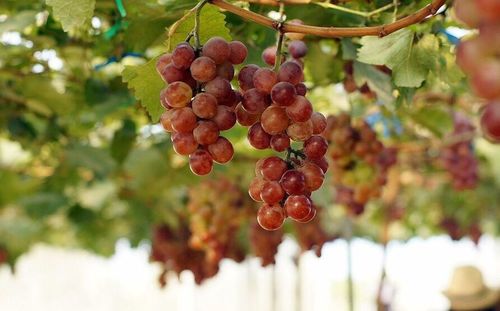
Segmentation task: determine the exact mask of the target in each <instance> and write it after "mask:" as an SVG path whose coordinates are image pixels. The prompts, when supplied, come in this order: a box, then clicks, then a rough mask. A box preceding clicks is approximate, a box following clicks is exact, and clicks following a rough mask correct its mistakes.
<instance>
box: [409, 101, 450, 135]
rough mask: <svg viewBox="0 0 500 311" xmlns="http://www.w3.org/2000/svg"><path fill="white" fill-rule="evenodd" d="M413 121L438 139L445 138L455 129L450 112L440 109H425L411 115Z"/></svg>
mask: <svg viewBox="0 0 500 311" xmlns="http://www.w3.org/2000/svg"><path fill="white" fill-rule="evenodd" d="M410 117H411V118H412V120H413V121H415V122H416V123H418V124H420V125H421V126H423V127H425V128H426V129H428V130H429V131H431V132H432V133H433V134H435V135H436V136H438V137H443V136H444V135H445V134H446V133H449V132H450V131H451V130H452V128H453V121H452V119H451V117H450V114H449V112H447V111H445V110H444V109H442V108H439V107H425V108H422V109H419V110H417V111H415V112H413V113H411V114H410Z"/></svg>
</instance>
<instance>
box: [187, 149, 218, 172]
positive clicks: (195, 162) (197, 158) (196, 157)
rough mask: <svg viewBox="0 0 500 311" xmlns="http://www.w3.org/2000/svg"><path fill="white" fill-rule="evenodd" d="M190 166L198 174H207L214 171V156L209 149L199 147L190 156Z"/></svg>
mask: <svg viewBox="0 0 500 311" xmlns="http://www.w3.org/2000/svg"><path fill="white" fill-rule="evenodd" d="M189 167H190V168H191V171H192V172H193V173H195V174H196V175H200V176H201V175H207V174H209V173H210V172H211V171H212V167H213V160H212V156H210V153H208V151H206V150H203V149H198V150H196V151H195V152H193V153H192V154H191V155H190V156H189Z"/></svg>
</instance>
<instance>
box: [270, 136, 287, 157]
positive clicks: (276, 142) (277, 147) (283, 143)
mask: <svg viewBox="0 0 500 311" xmlns="http://www.w3.org/2000/svg"><path fill="white" fill-rule="evenodd" d="M271 148H273V150H274V151H276V152H283V151H285V150H287V149H288V148H290V137H288V135H287V134H284V133H281V134H276V135H273V137H271Z"/></svg>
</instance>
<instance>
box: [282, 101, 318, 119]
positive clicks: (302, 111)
mask: <svg viewBox="0 0 500 311" xmlns="http://www.w3.org/2000/svg"><path fill="white" fill-rule="evenodd" d="M286 113H287V115H288V117H289V118H290V120H292V121H293V122H296V123H299V122H306V121H307V120H309V119H311V116H312V113H313V106H312V104H311V102H310V101H309V100H307V98H305V97H304V96H297V97H296V98H295V101H294V102H293V103H292V104H291V105H290V106H288V107H286Z"/></svg>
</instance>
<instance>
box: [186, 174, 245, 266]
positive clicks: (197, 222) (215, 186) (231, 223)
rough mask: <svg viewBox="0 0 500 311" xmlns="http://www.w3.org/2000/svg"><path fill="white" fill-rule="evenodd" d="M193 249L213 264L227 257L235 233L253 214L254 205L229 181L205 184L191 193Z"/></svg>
mask: <svg viewBox="0 0 500 311" xmlns="http://www.w3.org/2000/svg"><path fill="white" fill-rule="evenodd" d="M188 199H189V202H188V211H189V212H190V218H189V226H190V230H191V232H192V235H191V238H190V240H189V243H190V246H191V247H192V248H193V249H196V250H203V251H205V253H206V259H207V261H208V262H210V263H214V262H219V261H220V260H221V259H222V258H224V257H227V256H228V253H227V252H228V251H231V250H232V249H233V248H231V246H232V245H234V242H235V238H236V233H237V231H238V229H239V228H240V227H241V226H242V224H243V222H245V221H246V219H247V218H248V216H249V214H250V213H251V212H250V211H251V208H250V207H251V204H249V203H251V202H249V199H248V198H247V196H246V194H245V193H244V192H243V191H241V190H240V188H239V187H238V186H236V185H235V184H234V183H232V182H231V181H229V180H228V179H226V178H219V179H217V180H215V179H212V180H206V181H204V182H202V183H200V184H199V185H197V186H195V187H192V188H191V189H190V191H189V198H188Z"/></svg>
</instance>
